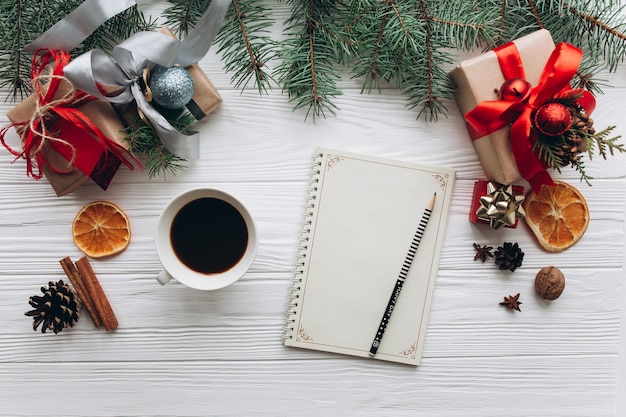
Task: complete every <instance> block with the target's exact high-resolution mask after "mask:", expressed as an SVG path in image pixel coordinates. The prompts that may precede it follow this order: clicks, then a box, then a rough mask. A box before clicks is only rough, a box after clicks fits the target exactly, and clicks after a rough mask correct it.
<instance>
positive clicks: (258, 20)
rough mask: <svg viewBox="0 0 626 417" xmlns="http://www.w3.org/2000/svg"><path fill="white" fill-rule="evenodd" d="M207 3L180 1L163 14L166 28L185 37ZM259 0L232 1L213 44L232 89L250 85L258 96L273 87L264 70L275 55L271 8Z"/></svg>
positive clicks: (273, 82)
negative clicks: (271, 35) (270, 30)
mask: <svg viewBox="0 0 626 417" xmlns="http://www.w3.org/2000/svg"><path fill="white" fill-rule="evenodd" d="M210 3H211V1H210V0H182V1H177V2H175V3H173V4H172V5H171V6H169V7H167V8H166V9H165V10H164V11H163V16H164V17H165V19H166V22H167V25H168V26H170V27H171V28H172V29H173V30H174V31H175V33H177V34H178V35H179V36H181V37H182V36H185V35H187V34H188V33H189V31H190V30H191V29H192V28H193V27H194V26H195V24H196V22H197V21H198V19H199V18H200V16H202V14H203V13H204V12H205V11H206V9H207V8H208V7H209V4H210ZM263 3H264V2H262V1H259V0H232V6H231V7H230V9H229V10H228V13H227V15H226V18H225V21H224V25H223V27H222V28H221V29H220V32H219V34H218V36H217V39H216V42H217V43H218V45H219V49H218V54H221V56H222V60H223V61H224V70H225V71H226V72H227V73H231V74H232V77H231V82H232V83H233V85H234V86H235V87H236V88H240V89H245V88H247V87H248V86H249V85H250V84H251V83H252V84H254V87H255V88H256V89H257V90H258V92H259V93H261V94H262V93H266V92H267V90H268V89H271V88H272V84H277V82H276V81H275V80H274V78H273V76H272V74H271V73H269V72H267V71H266V68H267V66H266V65H267V62H268V61H270V60H271V59H272V58H273V57H274V55H275V52H276V45H275V42H274V41H273V40H272V39H271V38H270V36H269V28H271V27H272V26H273V25H274V23H275V22H274V19H273V18H272V17H271V9H270V8H269V7H267V6H265V5H264V4H263Z"/></svg>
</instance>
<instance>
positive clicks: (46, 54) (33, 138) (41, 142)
mask: <svg viewBox="0 0 626 417" xmlns="http://www.w3.org/2000/svg"><path fill="white" fill-rule="evenodd" d="M69 61H70V55H69V54H68V53H67V52H63V51H55V50H40V51H37V54H36V55H35V57H34V59H33V62H32V64H31V82H32V84H33V90H34V94H35V97H36V101H35V110H34V111H33V114H32V116H31V118H30V120H28V121H24V122H18V123H13V124H10V125H7V126H4V127H3V128H2V129H1V130H0V142H1V143H2V145H3V146H4V147H5V148H6V149H7V150H8V151H9V152H10V153H11V154H13V155H15V156H16V160H17V159H19V158H24V159H25V160H26V173H27V175H28V176H29V177H31V178H34V179H41V178H42V177H43V172H42V166H43V165H44V164H45V165H46V166H48V167H50V169H51V170H53V171H54V172H56V173H60V174H64V173H68V171H62V170H59V169H58V168H56V167H54V166H52V165H51V164H50V163H49V162H48V160H47V159H46V157H45V155H44V152H43V149H44V147H45V146H46V144H50V146H51V147H53V148H54V149H57V150H62V149H63V150H65V151H67V150H69V154H70V155H71V157H70V159H69V163H70V164H73V163H74V161H75V159H76V149H75V147H74V145H72V141H74V140H82V139H79V138H64V137H62V132H51V131H50V130H49V129H48V126H47V125H48V122H49V121H50V119H51V118H53V117H58V118H61V119H64V120H65V121H67V122H69V123H71V124H73V125H74V126H76V127H78V128H80V129H81V130H82V131H84V132H85V136H86V137H89V138H90V140H91V138H95V139H96V143H98V144H100V146H101V148H102V152H103V153H104V157H105V158H106V157H107V155H108V151H109V150H110V151H111V152H113V154H114V155H115V156H117V157H118V158H120V160H121V161H122V162H124V164H125V165H127V166H128V167H129V168H130V169H133V165H132V164H131V163H130V161H129V160H128V159H126V158H125V157H124V153H125V152H126V150H125V149H124V148H122V147H121V146H120V145H119V144H117V143H116V142H114V141H113V140H111V139H109V138H108V137H106V136H105V135H104V134H103V133H102V131H101V130H100V129H99V128H98V127H97V126H96V125H95V124H94V123H93V122H92V121H91V120H89V118H87V116H85V115H84V114H83V113H82V112H81V111H80V109H79V108H78V107H79V106H80V105H82V104H85V103H87V102H89V101H91V100H94V99H95V97H91V96H89V95H87V94H86V93H85V92H83V91H79V90H76V89H75V88H74V87H72V85H71V84H70V82H69V81H68V80H67V78H66V77H65V76H64V74H63V70H64V67H65V66H66V65H67V64H68V62H69ZM43 86H46V88H44V87H43ZM61 86H63V88H64V89H66V90H67V91H65V92H64V93H63V95H61V96H60V97H55V96H56V95H57V93H58V92H59V90H60V88H61ZM61 91H63V90H61ZM11 127H15V128H16V129H18V131H21V133H20V142H21V148H22V150H21V151H17V150H15V149H13V148H12V147H11V146H9V145H8V144H7V143H6V140H5V135H6V133H7V131H8V130H9V129H10V128H11ZM63 153H68V152H63ZM133 160H134V158H133ZM70 166H71V165H70ZM69 172H71V171H69Z"/></svg>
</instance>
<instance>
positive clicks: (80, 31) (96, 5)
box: [25, 0, 145, 52]
mask: <svg viewBox="0 0 626 417" xmlns="http://www.w3.org/2000/svg"><path fill="white" fill-rule="evenodd" d="M144 1H145V0H85V1H84V2H83V3H81V4H80V5H79V6H78V7H77V8H75V9H74V10H72V11H71V12H70V13H69V14H68V15H67V16H65V17H64V18H63V19H62V20H60V21H58V22H57V23H56V24H54V25H53V26H52V27H51V28H50V29H48V30H47V31H46V32H44V33H43V34H42V35H41V36H39V37H38V38H37V39H35V40H34V41H33V42H32V43H30V44H29V45H27V46H26V48H25V50H26V51H28V52H35V51H36V50H38V49H40V48H49V49H60V50H62V51H70V50H72V49H74V48H75V47H77V46H78V45H80V43H81V42H82V41H84V40H85V38H87V36H89V35H91V34H92V33H93V31H95V30H96V29H98V28H99V27H100V26H101V25H102V24H103V23H104V22H106V21H107V20H108V19H110V18H111V17H113V16H115V15H116V14H118V13H121V12H123V11H124V10H126V9H128V8H129V7H131V6H134V5H136V4H139V3H143V2H144Z"/></svg>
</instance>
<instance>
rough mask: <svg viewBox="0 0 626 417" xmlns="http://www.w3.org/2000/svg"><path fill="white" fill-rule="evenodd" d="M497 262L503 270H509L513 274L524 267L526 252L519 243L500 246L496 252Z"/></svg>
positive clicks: (506, 243)
mask: <svg viewBox="0 0 626 417" xmlns="http://www.w3.org/2000/svg"><path fill="white" fill-rule="evenodd" d="M494 257H495V262H496V265H497V266H498V268H500V269H501V270H505V269H508V270H509V271H511V272H513V271H515V270H516V269H517V268H518V267H520V266H522V261H523V260H524V252H522V250H521V249H520V247H519V245H518V244H517V243H511V242H504V244H503V246H498V249H496V251H495V252H494Z"/></svg>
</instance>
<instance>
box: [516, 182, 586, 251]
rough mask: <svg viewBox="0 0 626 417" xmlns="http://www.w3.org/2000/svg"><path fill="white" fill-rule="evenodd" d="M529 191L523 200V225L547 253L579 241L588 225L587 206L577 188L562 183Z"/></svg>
mask: <svg viewBox="0 0 626 417" xmlns="http://www.w3.org/2000/svg"><path fill="white" fill-rule="evenodd" d="M555 184H556V185H555V186H545V185H544V186H543V187H542V188H541V191H540V192H539V194H536V193H535V192H534V191H531V192H530V193H529V194H528V195H527V196H526V199H525V200H524V204H523V206H524V210H526V217H525V220H526V224H527V225H528V226H529V227H530V230H532V232H533V233H534V234H535V236H536V237H537V240H538V241H539V244H540V245H541V247H542V248H544V249H545V250H547V251H548V252H561V251H564V250H565V249H567V248H569V247H570V246H572V245H573V244H574V243H576V242H578V240H580V238H581V237H582V235H583V234H584V233H585V231H586V230H587V226H588V225H589V207H588V206H587V201H586V200H585V198H584V197H583V196H582V194H581V193H580V191H578V190H577V189H576V188H575V187H573V186H571V185H569V184H567V183H565V182H563V181H555Z"/></svg>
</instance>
